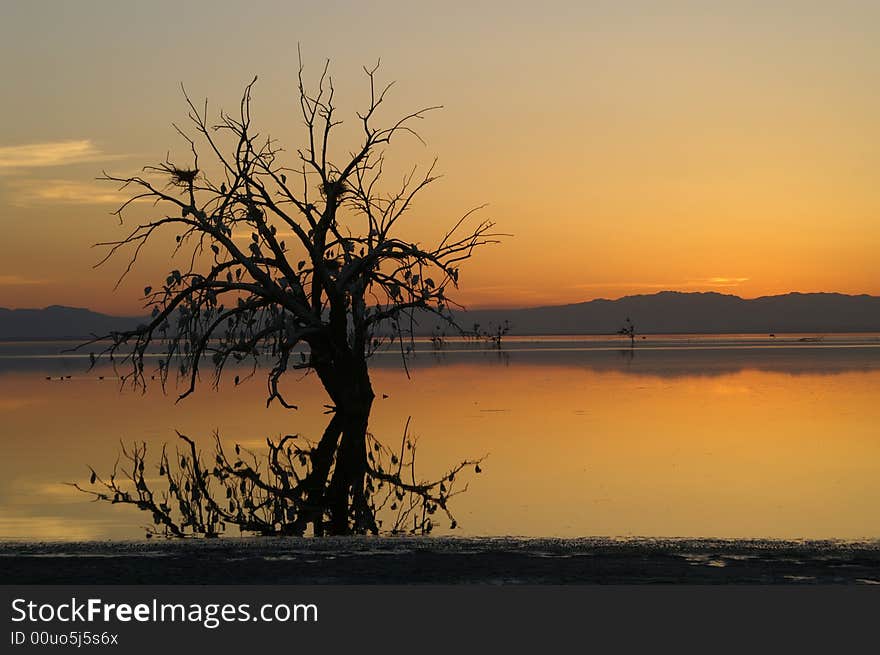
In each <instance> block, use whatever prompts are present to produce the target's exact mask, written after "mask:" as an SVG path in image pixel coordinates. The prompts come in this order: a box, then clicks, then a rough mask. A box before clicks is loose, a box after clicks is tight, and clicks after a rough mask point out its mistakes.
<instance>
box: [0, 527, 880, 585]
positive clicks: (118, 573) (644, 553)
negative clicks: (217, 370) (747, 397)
mask: <svg viewBox="0 0 880 655" xmlns="http://www.w3.org/2000/svg"><path fill="white" fill-rule="evenodd" d="M0 579H2V580H3V583H4V584H110V585H121V584H232V585H243V584H556V585H559V584H654V583H665V584H869V585H870V584H880V540H866V541H829V540H803V541H800V540H798V541H789V540H769V539H653V538H651V539H649V538H626V539H613V538H577V539H554V538H515V537H483V538H473V537H468V538H465V537H457V538H456V537H328V538H321V539H313V538H266V537H248V538H227V539H219V540H195V539H193V540H185V541H165V540H159V541H122V542H109V541H107V542H0Z"/></svg>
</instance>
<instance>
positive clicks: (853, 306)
mask: <svg viewBox="0 0 880 655" xmlns="http://www.w3.org/2000/svg"><path fill="white" fill-rule="evenodd" d="M626 317H629V318H630V319H632V322H633V323H634V324H635V327H636V331H638V332H641V333H655V334H657V333H700V332H704V333H737V332H753V333H771V332H873V331H880V297H876V296H867V295H861V296H847V295H844V294H839V293H789V294H785V295H781V296H766V297H762V298H755V299H753V300H744V299H742V298H740V297H738V296H732V295H725V294H720V293H680V292H677V291H663V292H660V293H655V294H651V295H638V296H626V297H624V298H620V299H618V300H591V301H589V302H583V303H577V304H573V305H557V306H552V307H534V308H529V309H515V310H481V311H471V312H466V313H463V314H462V315H461V319H460V320H461V323H462V325H463V326H465V327H468V328H470V327H471V326H472V324H473V323H475V322H478V323H480V324H481V326H483V327H485V326H487V325H488V324H489V323H493V324H498V323H499V322H503V321H505V320H508V321H510V323H511V324H512V325H513V329H512V331H511V333H512V334H608V333H614V332H616V331H617V330H619V329H620V328H621V327H622V325H623V322H624V319H626Z"/></svg>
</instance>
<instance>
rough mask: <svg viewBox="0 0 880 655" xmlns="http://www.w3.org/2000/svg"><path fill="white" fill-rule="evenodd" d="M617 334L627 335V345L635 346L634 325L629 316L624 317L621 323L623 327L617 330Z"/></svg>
mask: <svg viewBox="0 0 880 655" xmlns="http://www.w3.org/2000/svg"><path fill="white" fill-rule="evenodd" d="M617 334H619V335H621V336H624V337H629V347H630V348H635V347H636V326H635V325H633V322H632V321H631V320H630V318H629V316H627V317H626V320H625V321H624V323H623V327H622V328H620V329H619V330H618V331H617Z"/></svg>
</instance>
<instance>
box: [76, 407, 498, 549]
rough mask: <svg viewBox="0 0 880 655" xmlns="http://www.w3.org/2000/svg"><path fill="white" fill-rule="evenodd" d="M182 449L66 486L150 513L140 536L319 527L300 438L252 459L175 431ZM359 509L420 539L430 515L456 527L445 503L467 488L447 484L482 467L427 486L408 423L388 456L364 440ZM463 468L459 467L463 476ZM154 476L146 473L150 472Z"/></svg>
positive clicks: (314, 481)
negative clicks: (205, 449) (204, 447)
mask: <svg viewBox="0 0 880 655" xmlns="http://www.w3.org/2000/svg"><path fill="white" fill-rule="evenodd" d="M178 436H179V438H180V440H181V442H182V446H181V447H178V448H176V449H175V450H174V452H173V453H169V451H168V448H167V447H166V446H163V447H162V451H161V453H160V455H159V457H158V462H157V464H156V465H151V464H150V463H149V462H148V460H147V444H146V442H140V443H134V444H132V445H130V446H128V447H126V446H125V445H123V446H122V461H121V462H117V464H116V466H114V468H113V471H112V472H111V473H110V475H109V476H108V477H107V478H106V479H105V478H102V477H101V476H100V475H99V474H98V473H97V472H96V471H95V470H94V469H92V470H91V476H90V478H89V486H88V487H83V486H81V485H78V484H77V485H74V486H75V487H76V488H77V489H79V490H80V491H82V492H84V493H87V494H89V495H91V496H93V497H94V499H95V500H96V501H105V502H109V503H114V504H116V503H119V504H126V505H133V506H135V507H137V508H138V509H141V510H143V511H145V512H149V513H150V514H151V515H152V519H153V525H151V526H149V527H147V534H146V536H147V538H150V537H152V536H155V535H160V536H165V537H189V536H200V537H219V536H221V535H222V534H223V533H225V532H226V531H227V529H229V528H237V529H238V531H239V532H246V533H252V534H258V535H297V536H302V535H303V534H305V533H306V530H307V529H308V528H309V526H310V525H311V526H317V534H319V535H320V534H323V526H325V525H327V524H328V522H329V520H330V518H331V517H329V516H327V507H326V505H324V504H323V503H321V502H316V500H319V499H316V495H315V491H316V490H319V489H320V486H321V484H322V480H321V477H322V474H321V473H320V472H318V471H316V470H315V464H316V463H317V462H319V461H320V458H316V457H315V450H316V448H317V447H318V444H315V443H314V442H312V441H309V440H307V439H304V438H303V437H301V436H299V435H286V436H284V437H282V438H281V439H279V440H272V439H267V440H266V446H267V452H266V453H265V454H259V453H256V452H254V451H252V450H248V449H246V448H243V447H241V446H240V445H238V444H236V445H235V446H234V448H233V449H232V452H230V453H229V454H228V455H227V452H226V450H225V449H224V447H223V444H222V442H221V440H220V437H219V435H216V434H215V435H214V447H213V451H212V452H211V453H210V454H207V455H205V454H203V453H202V452H201V451H200V450H199V449H198V447H197V446H196V443H195V442H194V441H193V440H192V439H190V438H189V437H187V436H186V435H183V434H180V433H178ZM366 443H367V461H368V471H369V474H368V476H367V481H366V484H365V488H364V499H365V502H366V507H365V508H362V509H360V511H366V512H368V517H363V520H371V521H375V524H376V528H377V530H382V531H383V532H385V533H388V534H428V533H430V532H431V531H432V530H433V528H434V525H435V522H436V521H437V518H438V516H445V517H446V519H448V521H449V523H448V525H449V526H450V527H451V528H455V527H456V525H457V522H456V520H455V517H454V516H453V515H452V512H451V510H450V508H449V501H450V499H452V498H453V497H454V496H456V495H458V494H460V493H463V492H464V491H466V490H467V485H464V486H463V487H461V488H460V489H456V483H457V482H459V481H460V480H461V478H462V477H463V476H464V475H465V474H466V473H467V472H468V471H469V470H471V469H473V470H474V471H475V472H477V473H479V472H480V471H481V469H480V463H481V461H482V460H465V461H463V462H460V463H459V464H458V465H457V466H455V467H453V468H452V469H451V470H449V471H448V472H447V473H446V474H444V475H443V476H442V477H440V478H439V479H437V480H434V481H422V480H418V479H417V478H416V471H415V462H416V439H415V438H414V437H413V436H412V435H411V434H410V433H409V421H407V427H406V429H405V430H404V434H403V438H402V440H401V443H400V446H399V447H398V448H397V449H394V450H392V449H391V448H388V447H386V446H384V445H382V444H381V443H380V442H379V441H377V440H376V439H375V438H374V437H373V436H372V435H371V434H369V433H367V438H366ZM466 469H467V470H466ZM154 471H155V472H154Z"/></svg>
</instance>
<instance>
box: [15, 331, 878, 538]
mask: <svg viewBox="0 0 880 655" xmlns="http://www.w3.org/2000/svg"><path fill="white" fill-rule="evenodd" d="M69 345H70V344H63V343H58V342H52V343H46V342H40V343H0V444H2V447H3V455H4V456H3V458H2V459H0V538H4V539H28V540H37V539H77V540H78V539H132V538H140V537H142V536H143V534H144V532H143V529H142V527H141V526H143V525H145V524H146V522H147V521H148V517H146V516H145V515H142V514H141V513H139V512H138V511H137V510H135V509H133V508H130V507H126V508H123V507H118V506H110V505H103V504H102V505H98V504H94V503H90V502H89V501H88V499H87V498H86V497H84V496H83V495H81V494H79V493H78V492H76V491H75V490H73V489H72V488H71V487H69V486H66V485H65V484H64V483H65V482H71V481H79V482H85V481H86V479H87V477H88V469H87V465H88V464H91V465H93V466H94V467H95V468H96V469H98V470H99V471H109V469H110V468H112V466H113V463H114V461H115V459H116V454H117V452H118V450H119V443H120V440H121V441H123V442H126V443H130V442H132V441H135V440H138V441H140V440H146V441H147V442H148V443H149V444H150V445H151V447H152V448H153V450H154V452H158V449H159V448H160V447H161V444H162V443H163V442H166V441H167V442H173V441H174V440H175V434H174V430H175V429H177V430H180V431H181V432H183V433H185V434H188V435H189V436H191V437H194V438H196V439H197V440H198V441H200V442H201V443H203V444H204V445H205V447H206V448H209V447H210V438H211V434H212V432H214V431H215V430H216V431H218V432H219V433H220V435H221V437H222V438H223V439H224V440H225V441H229V442H230V443H232V442H237V443H241V444H242V445H244V446H247V447H252V448H254V449H259V448H260V447H261V446H262V445H264V444H265V438H266V437H267V436H272V437H277V436H278V435H281V434H288V433H300V434H303V435H306V436H310V437H313V438H317V437H318V436H320V432H321V430H322V429H323V427H324V425H325V423H326V420H327V418H326V416H324V415H323V413H322V411H323V407H322V406H323V404H324V402H325V401H326V399H325V397H324V395H323V392H322V390H321V388H320V386H319V385H318V384H317V383H316V381H315V380H314V378H313V377H307V378H305V379H303V380H301V381H300V382H297V381H296V378H295V376H291V378H290V380H289V381H288V384H287V385H286V386H287V390H288V391H287V394H286V395H288V397H289V399H291V400H293V401H294V402H297V403H298V404H299V406H300V408H301V409H300V410H298V411H288V410H284V409H281V408H278V407H272V408H269V409H266V407H265V383H264V379H257V380H253V381H249V382H246V383H244V384H242V385H240V386H238V387H234V386H233V385H232V384H231V382H230V383H227V384H224V385H223V386H222V387H221V389H220V390H219V391H215V390H213V389H212V388H211V387H210V384H205V385H204V386H203V387H202V388H201V389H199V391H197V393H196V394H195V395H193V396H191V397H190V398H188V399H186V400H184V401H182V402H180V403H175V402H174V400H175V396H174V395H173V394H169V395H163V394H162V391H161V389H160V388H159V387H158V386H157V385H154V386H152V387H150V388H149V389H148V391H147V393H146V394H143V393H140V392H136V391H132V390H130V389H124V390H120V387H119V383H118V381H117V380H115V379H112V375H113V374H112V371H111V370H109V369H108V368H106V367H104V368H102V367H99V368H98V369H97V370H93V371H91V372H86V371H85V368H86V364H87V361H88V359H87V356H75V357H71V356H59V354H58V353H59V352H60V351H61V350H62V349H63V348H65V347H67V346H69ZM623 345H624V342H622V341H620V340H619V339H612V338H607V337H604V338H603V337H583V338H572V337H566V338H540V339H537V338H536V339H526V338H521V339H510V340H508V341H506V342H505V348H504V350H503V351H501V352H498V351H494V350H491V349H481V348H478V347H475V346H472V345H467V344H461V343H450V344H447V346H446V347H445V348H444V349H443V351H441V352H439V353H435V352H432V350H431V346H430V344H428V343H420V344H418V348H417V352H416V354H415V355H414V356H413V357H410V358H409V359H408V366H409V370H410V375H411V379H407V376H406V374H405V373H404V371H403V367H402V365H401V361H400V355H399V353H398V354H397V355H395V354H394V353H385V354H380V355H377V356H376V358H375V359H374V372H373V381H374V387H375V390H376V393H377V396H378V397H377V400H376V403H375V406H374V407H375V408H374V412H373V417H372V420H371V431H372V432H373V433H375V434H376V435H377V436H378V437H379V438H380V439H383V440H385V441H387V442H392V441H397V440H399V439H400V435H401V434H402V431H403V429H404V425H405V423H406V419H407V417H408V416H411V417H412V420H411V430H412V432H413V433H414V434H415V435H416V436H417V437H418V438H419V470H420V472H421V473H422V475H424V476H425V477H430V476H431V475H432V474H437V473H441V472H442V471H444V470H445V469H446V468H448V467H449V466H450V465H452V464H454V463H456V461H457V460H459V459H461V458H465V457H474V456H481V455H485V454H488V455H489V456H488V459H487V460H486V461H485V464H484V466H483V469H484V471H483V473H482V474H480V475H475V474H471V475H470V476H469V480H470V489H469V491H468V492H467V493H466V494H464V495H462V496H459V497H457V498H456V499H455V504H454V505H453V509H454V511H455V513H456V515H457V518H458V520H459V524H460V528H459V529H458V530H456V531H455V533H456V534H465V535H521V536H585V535H605V536H654V537H663V536H680V537H734V538H735V537H779V538H841V539H855V538H877V537H880V395H878V391H880V337H878V336H877V335H847V336H833V337H832V336H826V337H825V338H823V339H821V340H816V339H815V337H814V335H804V336H791V335H786V336H785V337H779V338H777V339H771V338H769V337H767V336H765V335H762V336H747V335H741V336H736V335H734V336H730V335H725V336H723V337H722V336H701V337H692V336H691V337H650V338H649V339H647V340H642V341H639V342H638V344H637V346H636V348H635V349H634V350H632V351H631V350H629V349H628V348H623V347H622V346H623ZM68 375H69V376H71V377H70V378H69V379H67V378H66V376H68ZM62 376H64V379H59V377H62ZM99 376H104V379H103V380H101V379H99ZM47 377H51V378H53V379H50V380H47V379H46V378H47ZM383 394H385V395H387V396H388V397H387V398H383V397H382V396H383ZM441 527H444V528H445V526H441ZM440 533H441V534H444V533H448V530H445V529H443V530H441V531H440Z"/></svg>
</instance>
